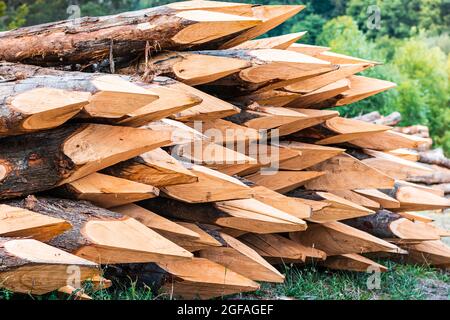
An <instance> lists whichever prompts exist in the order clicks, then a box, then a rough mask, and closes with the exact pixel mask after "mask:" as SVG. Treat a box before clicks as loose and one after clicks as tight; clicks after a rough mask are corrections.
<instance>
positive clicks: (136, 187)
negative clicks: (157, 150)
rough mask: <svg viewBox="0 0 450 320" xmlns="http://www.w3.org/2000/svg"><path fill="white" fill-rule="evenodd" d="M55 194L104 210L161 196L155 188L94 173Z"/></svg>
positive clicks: (61, 188)
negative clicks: (89, 203)
mask: <svg viewBox="0 0 450 320" xmlns="http://www.w3.org/2000/svg"><path fill="white" fill-rule="evenodd" d="M54 192H55V193H56V194H58V195H63V196H66V197H68V198H72V199H78V200H87V201H90V202H92V203H94V204H96V205H98V206H100V207H103V208H111V207H116V206H121V205H124V204H128V203H133V202H136V201H141V200H145V199H150V198H154V197H157V196H158V195H159V190H158V189H156V188H155V187H153V186H149V185H146V184H142V183H138V182H134V181H131V180H126V179H122V178H116V177H113V176H109V175H106V174H101V173H92V174H90V175H88V176H86V177H84V178H81V179H78V180H76V181H73V182H70V183H67V184H65V185H63V186H61V187H60V188H58V189H57V190H55V191H54Z"/></svg>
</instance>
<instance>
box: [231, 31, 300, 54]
mask: <svg viewBox="0 0 450 320" xmlns="http://www.w3.org/2000/svg"><path fill="white" fill-rule="evenodd" d="M305 34H306V31H303V32H297V33H290V34H285V35H281V36H278V37H269V38H263V39H257V40H249V41H247V42H244V43H242V44H240V45H238V46H236V47H234V48H233V49H239V50H254V49H280V50H286V49H287V48H289V47H290V46H291V45H292V44H293V43H295V42H297V41H298V40H300V39H301V38H302V37H303V36H304V35H305Z"/></svg>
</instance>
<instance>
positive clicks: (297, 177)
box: [245, 171, 325, 193]
mask: <svg viewBox="0 0 450 320" xmlns="http://www.w3.org/2000/svg"><path fill="white" fill-rule="evenodd" d="M324 174H325V173H324V172H320V171H277V172H275V173H274V174H264V173H255V174H252V175H250V176H246V177H245V178H246V179H248V180H250V181H252V182H254V183H256V184H257V185H260V186H263V187H266V188H268V189H270V190H273V191H277V192H279V193H287V192H289V191H291V190H294V189H297V188H298V187H300V186H303V185H305V184H307V183H308V182H309V181H310V180H315V179H318V178H319V177H321V176H323V175H324Z"/></svg>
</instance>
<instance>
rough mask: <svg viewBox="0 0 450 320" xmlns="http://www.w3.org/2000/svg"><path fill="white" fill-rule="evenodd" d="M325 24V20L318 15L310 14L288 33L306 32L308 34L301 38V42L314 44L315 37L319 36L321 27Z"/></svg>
mask: <svg viewBox="0 0 450 320" xmlns="http://www.w3.org/2000/svg"><path fill="white" fill-rule="evenodd" d="M324 24H325V19H324V18H323V17H322V16H320V15H318V14H310V15H308V16H306V18H305V19H302V20H300V21H299V22H297V23H295V24H294V25H293V26H292V28H291V30H290V32H291V33H295V32H300V31H308V33H307V34H306V35H305V36H303V38H302V42H303V43H309V44H315V43H317V36H318V35H319V34H320V32H321V29H322V26H323V25H324Z"/></svg>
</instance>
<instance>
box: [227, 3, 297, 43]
mask: <svg viewBox="0 0 450 320" xmlns="http://www.w3.org/2000/svg"><path fill="white" fill-rule="evenodd" d="M304 8H305V6H302V5H292V6H290V5H284V6H283V5H270V6H255V7H253V8H252V13H251V15H252V16H253V17H254V18H256V19H260V20H261V21H262V23H261V24H258V25H257V26H255V27H253V28H251V29H249V30H247V31H245V32H243V33H242V34H240V35H238V36H237V37H234V38H233V39H231V40H229V41H228V42H226V43H224V44H222V46H221V48H222V49H228V48H232V47H235V46H238V45H240V44H242V43H244V42H246V41H247V40H251V39H254V38H257V37H259V36H260V35H262V34H264V33H266V32H267V31H269V30H271V29H274V28H276V27H277V26H279V25H280V24H282V23H283V22H285V21H286V20H288V19H289V18H291V17H293V16H295V15H296V14H297V13H299V12H300V11H302V10H303V9H304Z"/></svg>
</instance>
